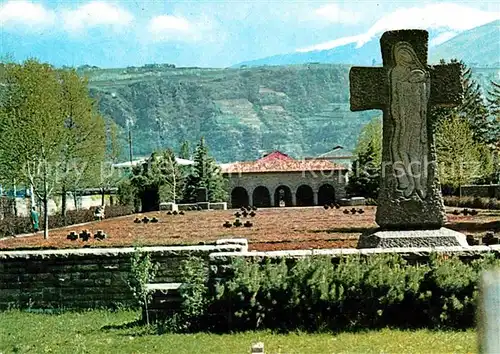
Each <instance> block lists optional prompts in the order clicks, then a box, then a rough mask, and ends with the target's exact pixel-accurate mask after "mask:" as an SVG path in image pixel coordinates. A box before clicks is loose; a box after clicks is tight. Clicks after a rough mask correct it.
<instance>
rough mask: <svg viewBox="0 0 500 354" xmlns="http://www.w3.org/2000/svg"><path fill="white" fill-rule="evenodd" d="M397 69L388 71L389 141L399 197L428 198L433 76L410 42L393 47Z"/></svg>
mask: <svg viewBox="0 0 500 354" xmlns="http://www.w3.org/2000/svg"><path fill="white" fill-rule="evenodd" d="M393 56H394V62H395V66H394V67H393V68H392V69H391V70H390V71H389V80H390V100H391V101H390V106H389V107H390V115H391V119H392V122H393V124H394V129H393V134H392V136H391V140H390V150H391V157H392V163H393V172H394V175H395V178H396V182H397V186H396V189H397V190H396V194H397V196H398V198H402V199H408V198H412V197H415V196H417V197H418V198H420V199H422V200H423V199H425V198H426V195H427V168H426V163H427V157H428V143H427V138H428V137H427V104H428V102H429V97H430V75H429V72H428V71H427V70H426V68H425V67H424V66H423V65H422V63H420V61H419V59H418V57H417V55H416V53H415V51H414V50H413V48H412V47H411V45H410V44H409V43H407V42H399V43H397V44H396V45H395V46H394V49H393Z"/></svg>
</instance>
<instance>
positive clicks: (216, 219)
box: [0, 207, 500, 251]
mask: <svg viewBox="0 0 500 354" xmlns="http://www.w3.org/2000/svg"><path fill="white" fill-rule="evenodd" d="M344 209H345V208H341V209H328V210H325V209H324V208H323V207H305V208H269V209H260V210H257V212H256V216H255V217H253V218H252V217H249V216H248V217H246V218H244V217H241V218H240V220H241V221H242V222H245V221H246V220H247V219H248V220H250V221H251V222H252V223H253V226H252V227H249V228H247V227H243V226H241V227H234V226H233V227H231V228H225V227H223V226H222V225H223V223H224V222H225V221H226V220H227V221H229V222H231V223H232V222H233V221H234V220H235V219H236V218H235V216H234V215H233V214H234V213H235V212H236V211H237V210H225V211H187V212H186V213H185V215H167V213H166V212H164V211H162V212H152V213H146V214H134V215H130V216H126V217H120V218H115V219H108V220H103V221H100V222H93V223H89V224H86V225H83V226H78V227H75V226H69V227H66V228H62V229H54V230H51V231H50V234H49V239H48V240H44V239H43V234H42V233H38V234H36V235H33V236H26V237H17V238H10V239H5V240H1V241H0V249H1V250H7V249H33V248H44V249H47V248H49V249H50V248H52V249H53V248H78V247H125V246H134V245H137V246H146V245H186V244H199V243H202V242H210V241H215V240H217V239H220V238H228V237H244V238H247V239H248V241H249V243H250V245H249V248H250V249H251V250H261V251H264V250H265V251H268V250H286V249H308V248H316V249H317V248H353V247H356V243H357V240H358V237H359V235H360V234H361V233H364V232H369V231H371V230H375V229H376V227H377V225H376V224H375V210H376V208H375V207H363V210H364V213H363V214H358V213H357V214H355V215H352V214H344V213H343V210H344ZM454 209H457V210H461V209H460V208H450V209H449V210H448V212H450V213H449V214H448V220H449V224H448V225H447V227H449V228H452V229H455V230H457V231H460V232H463V233H465V234H473V235H476V236H478V237H479V236H481V235H483V234H484V233H485V232H486V231H494V232H497V233H498V232H500V212H499V211H487V210H483V211H480V212H479V214H478V215H476V216H463V215H460V216H455V215H452V214H451V211H452V210H454ZM145 215H146V216H148V217H149V218H152V217H157V218H158V219H159V222H158V223H148V224H143V223H140V224H136V223H134V219H135V218H143V217H144V216H145ZM84 229H87V230H89V231H90V232H91V233H93V234H94V233H95V232H96V231H97V230H102V231H104V232H105V233H106V234H107V236H108V237H107V238H106V239H105V240H102V241H99V240H95V239H93V238H92V239H90V240H89V241H87V242H84V241H82V240H80V239H78V240H76V241H70V240H68V239H66V236H67V235H68V233H69V232H70V231H76V232H77V233H80V232H81V231H82V230H84Z"/></svg>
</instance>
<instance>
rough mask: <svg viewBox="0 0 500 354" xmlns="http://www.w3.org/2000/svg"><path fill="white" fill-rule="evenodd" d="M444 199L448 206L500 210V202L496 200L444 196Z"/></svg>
mask: <svg viewBox="0 0 500 354" xmlns="http://www.w3.org/2000/svg"><path fill="white" fill-rule="evenodd" d="M443 199H444V204H445V205H447V206H453V207H462V208H477V209H494V210H500V200H498V199H496V198H479V197H463V196H462V197H457V196H444V197H443Z"/></svg>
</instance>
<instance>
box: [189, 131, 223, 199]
mask: <svg viewBox="0 0 500 354" xmlns="http://www.w3.org/2000/svg"><path fill="white" fill-rule="evenodd" d="M197 188H206V189H207V191H208V200H209V201H210V202H223V201H225V200H226V199H227V191H226V181H225V180H224V177H223V176H222V173H221V171H220V168H219V166H217V163H216V162H215V160H214V159H213V158H212V157H211V156H210V155H209V152H208V146H207V145H206V144H205V139H204V138H201V139H200V142H199V143H198V145H197V146H196V150H195V152H194V165H193V166H192V168H191V171H190V173H189V175H188V176H187V178H186V184H185V188H184V200H185V201H187V202H195V201H196V189H197Z"/></svg>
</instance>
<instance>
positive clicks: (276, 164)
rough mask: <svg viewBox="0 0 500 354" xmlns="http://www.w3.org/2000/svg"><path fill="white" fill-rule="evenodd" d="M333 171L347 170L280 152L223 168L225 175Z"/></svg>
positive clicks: (329, 163) (319, 160)
mask: <svg viewBox="0 0 500 354" xmlns="http://www.w3.org/2000/svg"><path fill="white" fill-rule="evenodd" d="M333 170H346V168H345V167H344V166H341V165H337V164H335V163H333V162H331V161H328V160H324V159H318V160H295V159H293V158H291V157H290V156H288V155H286V154H283V153H281V152H279V151H275V152H273V153H271V154H269V155H267V156H264V157H263V158H261V159H259V160H257V161H244V162H235V163H232V164H228V165H226V166H224V167H223V168H222V172H223V173H259V172H303V171H333Z"/></svg>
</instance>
